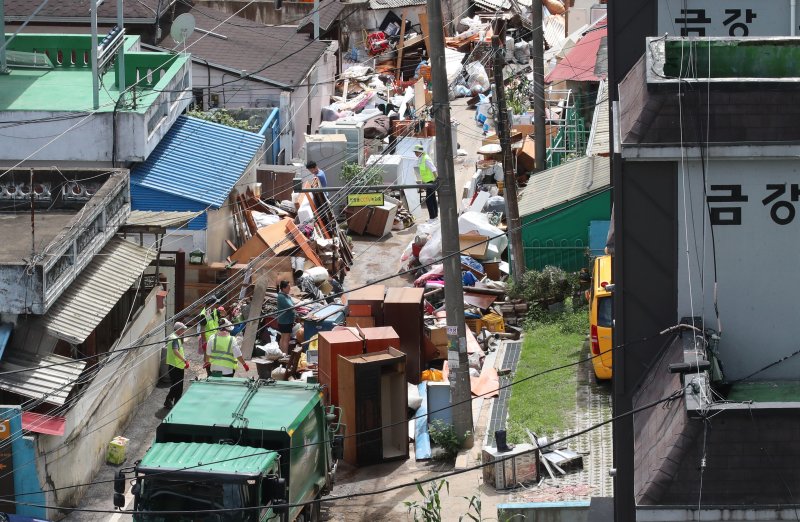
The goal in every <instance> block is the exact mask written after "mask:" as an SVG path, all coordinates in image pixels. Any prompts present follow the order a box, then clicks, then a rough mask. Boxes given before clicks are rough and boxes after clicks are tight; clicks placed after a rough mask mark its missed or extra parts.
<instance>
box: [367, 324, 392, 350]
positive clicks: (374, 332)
mask: <svg viewBox="0 0 800 522" xmlns="http://www.w3.org/2000/svg"><path fill="white" fill-rule="evenodd" d="M361 336H362V337H363V338H364V348H365V351H366V353H372V352H380V351H382V350H388V349H389V348H394V349H395V350H399V349H400V336H398V335H397V332H395V331H394V328H392V327H391V326H376V327H374V328H362V329H361Z"/></svg>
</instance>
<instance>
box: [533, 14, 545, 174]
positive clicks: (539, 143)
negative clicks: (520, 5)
mask: <svg viewBox="0 0 800 522" xmlns="http://www.w3.org/2000/svg"><path fill="white" fill-rule="evenodd" d="M543 23H544V22H543V20H542V0H533V5H532V6H531V24H532V25H533V38H532V39H531V59H532V60H533V65H532V67H531V68H532V69H533V139H534V145H535V150H536V158H535V159H536V163H535V167H534V170H536V172H540V171H542V170H544V169H545V168H546V164H547V163H546V162H547V127H546V125H545V122H546V120H547V115H546V114H545V108H544V27H542V24H543Z"/></svg>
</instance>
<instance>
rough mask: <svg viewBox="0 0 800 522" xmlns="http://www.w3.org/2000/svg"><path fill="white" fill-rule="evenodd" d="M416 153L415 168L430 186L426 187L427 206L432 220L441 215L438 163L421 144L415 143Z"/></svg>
mask: <svg viewBox="0 0 800 522" xmlns="http://www.w3.org/2000/svg"><path fill="white" fill-rule="evenodd" d="M414 155H416V156H417V165H416V167H414V170H416V171H417V173H418V174H419V179H421V180H422V182H423V183H426V184H427V185H428V186H426V187H425V206H426V207H428V217H429V218H430V219H431V220H434V219H436V218H437V217H439V204H438V203H437V201H436V186H435V184H436V165H434V164H433V161H431V158H430V156H428V154H427V153H426V152H425V149H424V148H423V147H422V145H421V144H417V145H414Z"/></svg>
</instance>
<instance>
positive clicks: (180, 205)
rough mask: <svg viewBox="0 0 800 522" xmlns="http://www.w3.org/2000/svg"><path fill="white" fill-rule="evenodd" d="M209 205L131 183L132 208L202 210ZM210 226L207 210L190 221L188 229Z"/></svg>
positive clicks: (202, 228)
mask: <svg viewBox="0 0 800 522" xmlns="http://www.w3.org/2000/svg"><path fill="white" fill-rule="evenodd" d="M207 206H208V205H204V204H203V203H199V202H197V201H192V200H190V199H186V198H183V197H175V196H173V195H172V194H167V193H166V192H161V191H159V190H153V189H150V188H147V187H142V186H140V185H133V184H131V209H132V210H151V211H159V210H162V211H163V210H172V211H191V212H200V211H203V210H205V209H206V207H207ZM206 227H208V216H207V215H206V213H205V212H203V213H202V214H200V215H199V216H197V217H196V218H194V219H193V220H191V221H189V224H188V225H186V227H185V228H186V229H187V230H205V229H206Z"/></svg>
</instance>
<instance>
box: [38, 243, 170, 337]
mask: <svg viewBox="0 0 800 522" xmlns="http://www.w3.org/2000/svg"><path fill="white" fill-rule="evenodd" d="M155 257H156V251H155V249H152V250H148V249H146V248H142V247H140V246H138V245H134V244H133V243H131V242H129V241H125V240H123V239H120V238H118V237H115V238H113V239H112V240H111V241H109V243H108V244H107V245H106V246H105V247H104V248H103V250H101V251H100V252H99V253H98V254H97V255H96V256H95V257H94V259H92V262H91V263H89V264H88V265H87V266H86V268H84V269H83V272H81V274H80V275H79V276H78V277H77V278H76V279H75V281H74V282H73V283H72V284H71V285H70V286H69V288H67V290H66V291H65V292H64V293H63V294H61V297H59V298H58V301H56V303H55V304H54V305H53V307H52V308H51V309H50V311H49V312H48V314H47V317H46V318H45V320H44V326H45V327H46V328H47V330H48V332H50V333H51V334H52V335H54V336H56V337H58V338H59V339H64V340H65V341H68V342H71V343H74V344H79V343H82V342H83V341H85V340H86V338H87V337H89V335H90V334H91V333H92V331H93V330H94V329H95V328H96V327H97V325H98V324H100V321H102V320H103V319H104V318H105V317H106V315H108V312H109V311H111V309H112V308H113V307H114V305H116V304H117V302H118V301H119V298H120V297H121V296H122V294H124V293H125V292H126V291H127V290H128V289H129V288H130V287H131V285H132V284H133V283H134V282H135V281H136V279H137V278H138V277H139V276H140V275H141V274H142V272H143V271H144V269H145V268H146V267H147V266H148V265H149V264H150V262H151V261H152V260H153V259H155Z"/></svg>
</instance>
